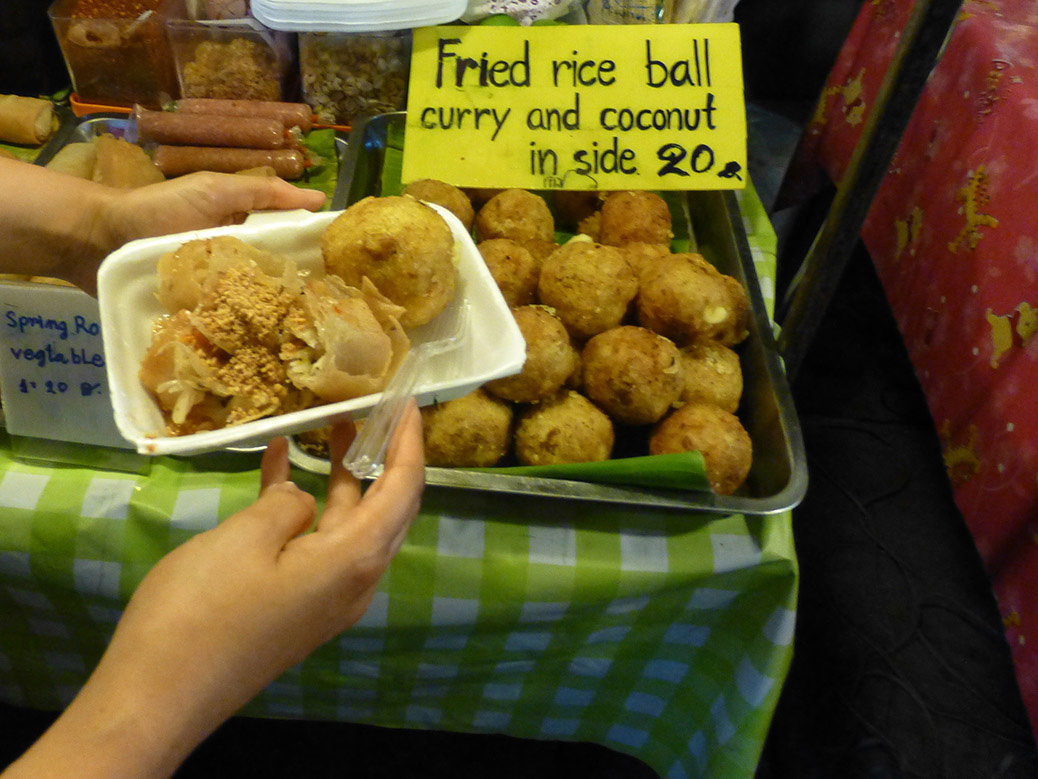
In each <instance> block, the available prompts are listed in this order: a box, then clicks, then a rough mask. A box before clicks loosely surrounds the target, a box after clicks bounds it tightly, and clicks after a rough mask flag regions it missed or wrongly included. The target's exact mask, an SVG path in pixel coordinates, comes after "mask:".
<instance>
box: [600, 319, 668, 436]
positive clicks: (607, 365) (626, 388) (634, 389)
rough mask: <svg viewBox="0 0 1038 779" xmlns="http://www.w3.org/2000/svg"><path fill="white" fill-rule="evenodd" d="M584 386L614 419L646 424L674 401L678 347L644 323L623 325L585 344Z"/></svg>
mask: <svg viewBox="0 0 1038 779" xmlns="http://www.w3.org/2000/svg"><path fill="white" fill-rule="evenodd" d="M581 358H582V359H583V361H584V392H585V393H587V396H588V397H589V398H590V399H591V400H592V401H594V403H595V404H596V405H597V406H598V407H599V408H601V409H602V410H603V411H605V412H606V413H607V414H609V416H611V417H612V418H613V419H614V420H615V421H617V422H621V423H623V424H626V425H648V424H652V423H654V422H657V421H659V419H660V418H661V417H663V415H664V414H666V413H667V411H669V410H670V408H671V407H672V406H673V405H674V404H675V403H676V402H677V401H678V397H679V396H680V394H681V390H682V387H683V386H684V381H683V379H684V377H683V375H682V373H681V352H680V351H678V347H677V346H675V345H674V343H673V342H672V341H670V340H669V339H667V338H664V337H663V336H662V335H659V334H657V333H654V332H652V331H651V330H647V329H646V328H644V327H636V326H634V325H624V326H622V327H614V328H613V329H611V330H606V331H605V332H604V333H599V334H598V335H596V336H595V337H594V338H592V339H591V340H590V341H588V342H587V345H585V346H584V350H583V351H582V352H581Z"/></svg>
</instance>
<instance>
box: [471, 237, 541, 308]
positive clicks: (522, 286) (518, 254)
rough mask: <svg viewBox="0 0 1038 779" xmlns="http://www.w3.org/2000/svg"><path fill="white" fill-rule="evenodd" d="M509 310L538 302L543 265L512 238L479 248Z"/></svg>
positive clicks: (488, 240)
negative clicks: (538, 283) (538, 282)
mask: <svg viewBox="0 0 1038 779" xmlns="http://www.w3.org/2000/svg"><path fill="white" fill-rule="evenodd" d="M477 248H478V249H479V253H480V254H481V255H482V257H483V261H484V262H485V263H486V264H487V269H488V270H489V271H490V275H491V276H493V277H494V281H496V282H497V286H498V288H499V289H500V290H501V294H502V295H503V296H504V298H505V302H506V303H508V305H509V307H510V308H515V307H516V306H528V305H530V304H531V303H534V302H536V298H537V280H538V278H540V274H541V262H540V260H538V259H537V258H536V257H534V256H533V254H531V253H530V250H529V249H527V248H526V247H525V246H524V245H523V244H521V243H519V242H518V241H513V240H512V239H511V238H488V239H487V240H485V241H481V242H480V243H479V245H478V246H477Z"/></svg>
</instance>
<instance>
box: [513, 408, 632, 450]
mask: <svg viewBox="0 0 1038 779" xmlns="http://www.w3.org/2000/svg"><path fill="white" fill-rule="evenodd" d="M614 440H615V433H614V431H613V422H612V420H610V419H609V417H608V416H607V415H606V414H605V412H603V411H602V410H601V409H600V408H598V407H597V406H596V405H595V404H594V403H592V402H591V401H590V400H588V399H587V398H586V397H584V396H583V395H581V394H580V393H579V392H574V391H572V390H563V391H562V392H560V393H559V394H558V395H555V396H554V397H551V398H549V399H548V400H545V401H542V402H541V403H538V404H536V405H534V406H530V407H529V408H528V409H526V410H525V411H523V412H522V413H521V414H520V416H519V421H518V423H517V425H516V429H515V454H516V457H517V458H518V460H519V462H520V463H522V464H523V465H559V464H562V463H588V462H601V461H602V460H608V459H609V457H610V455H611V454H612V452H613V442H614Z"/></svg>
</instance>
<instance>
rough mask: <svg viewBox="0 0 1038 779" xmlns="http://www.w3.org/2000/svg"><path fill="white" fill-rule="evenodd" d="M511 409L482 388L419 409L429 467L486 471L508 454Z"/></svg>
mask: <svg viewBox="0 0 1038 779" xmlns="http://www.w3.org/2000/svg"><path fill="white" fill-rule="evenodd" d="M512 413H513V412H512V407H511V406H510V405H509V404H508V403H506V402H505V401H503V400H500V399H498V398H495V397H494V396H493V395H491V394H489V393H488V392H486V391H484V390H483V389H482V388H480V389H477V390H475V391H474V392H470V393H469V394H468V395H464V396H462V397H460V398H456V399H454V400H448V401H446V402H444V403H436V404H434V405H432V406H425V407H424V408H422V424H423V426H424V436H425V457H426V461H427V462H428V463H429V465H435V466H440V467H447V468H449V467H457V468H489V467H490V466H492V465H497V463H498V462H499V461H500V460H501V459H502V458H503V457H504V456H505V455H506V454H508V450H509V448H510V446H511V441H512Z"/></svg>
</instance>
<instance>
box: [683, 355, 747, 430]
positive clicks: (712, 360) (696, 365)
mask: <svg viewBox="0 0 1038 779" xmlns="http://www.w3.org/2000/svg"><path fill="white" fill-rule="evenodd" d="M681 368H682V373H683V375H684V377H685V387H684V389H683V390H682V391H681V398H680V399H681V400H682V401H683V402H685V403H712V404H713V405H715V406H719V407H721V408H723V409H724V410H725V411H729V412H731V413H733V414H734V413H735V410H736V409H737V408H739V400H740V398H741V397H742V366H741V365H740V364H739V355H738V354H736V353H735V352H734V351H733V350H732V349H729V348H728V347H727V346H725V345H724V344H720V343H718V342H717V341H711V340H709V339H704V340H700V341H694V342H692V343H691V344H689V345H688V346H686V347H685V348H683V349H682V350H681Z"/></svg>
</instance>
